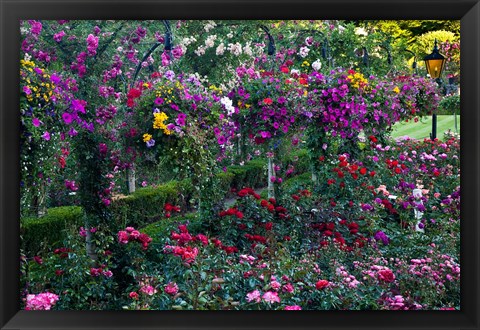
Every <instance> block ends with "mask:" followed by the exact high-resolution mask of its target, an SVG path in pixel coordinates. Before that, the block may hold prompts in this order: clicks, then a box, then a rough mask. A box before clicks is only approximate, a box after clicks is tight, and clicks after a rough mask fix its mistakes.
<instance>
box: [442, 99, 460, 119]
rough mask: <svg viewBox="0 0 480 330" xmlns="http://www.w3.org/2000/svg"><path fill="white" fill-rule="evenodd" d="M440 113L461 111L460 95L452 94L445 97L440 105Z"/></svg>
mask: <svg viewBox="0 0 480 330" xmlns="http://www.w3.org/2000/svg"><path fill="white" fill-rule="evenodd" d="M438 107H439V109H440V111H439V112H438V114H440V115H450V114H454V113H457V114H458V113H460V95H450V96H446V97H444V98H443V99H442V100H441V101H440V103H439V105H438Z"/></svg>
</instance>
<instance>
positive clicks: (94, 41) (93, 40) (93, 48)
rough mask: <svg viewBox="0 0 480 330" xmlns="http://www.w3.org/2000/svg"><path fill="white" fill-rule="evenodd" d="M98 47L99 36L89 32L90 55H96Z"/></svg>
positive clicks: (88, 46)
mask: <svg viewBox="0 0 480 330" xmlns="http://www.w3.org/2000/svg"><path fill="white" fill-rule="evenodd" d="M97 48H98V37H95V36H94V35H93V34H89V35H88V37H87V50H88V55H89V56H95V55H96V54H97Z"/></svg>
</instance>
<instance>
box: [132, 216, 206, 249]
mask: <svg viewBox="0 0 480 330" xmlns="http://www.w3.org/2000/svg"><path fill="white" fill-rule="evenodd" d="M184 223H188V224H189V228H190V230H191V231H192V232H193V233H195V232H198V231H199V229H200V227H201V224H202V221H201V219H200V218H199V217H198V216H197V214H196V213H187V214H184V215H181V216H177V217H172V218H170V219H162V220H160V221H157V222H154V223H151V224H149V225H148V226H145V227H143V228H141V229H140V232H142V233H145V234H147V235H148V236H150V237H151V238H152V244H156V243H159V242H160V241H161V240H163V239H164V238H165V237H168V236H169V235H170V232H171V231H172V230H174V229H176V227H177V226H178V225H179V224H184Z"/></svg>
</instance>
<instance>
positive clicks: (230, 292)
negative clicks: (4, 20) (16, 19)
mask: <svg viewBox="0 0 480 330" xmlns="http://www.w3.org/2000/svg"><path fill="white" fill-rule="evenodd" d="M21 38H22V39H21V49H20V107H21V108H20V111H21V131H20V139H21V150H20V154H21V164H20V169H21V182H20V184H21V196H20V198H21V200H20V208H21V219H20V226H21V228H20V229H21V231H20V232H21V242H22V243H21V251H20V256H21V258H20V262H21V274H20V281H21V289H22V292H21V298H22V299H21V301H20V302H19V304H20V305H21V308H22V309H26V310H125V309H128V310H172V309H173V310H192V309H194V310H241V309H247V310H332V309H335V310H450V309H459V308H460V158H459V157H460V134H458V133H459V130H458V125H457V116H458V115H459V114H460V111H459V110H460V107H459V91H458V87H456V86H458V82H459V71H460V69H459V57H460V46H459V45H460V44H459V22H457V21H351V22H346V21H227V20H225V21H181V20H178V21H174V20H172V21H67V20H64V21H48V20H45V21H33V20H30V21H23V22H21ZM434 47H435V49H437V47H438V51H437V53H438V52H439V53H441V54H442V57H444V64H443V66H442V67H440V68H439V70H440V72H437V73H438V75H441V76H440V78H437V79H434V78H436V77H435V73H433V72H431V71H427V68H426V67H425V66H426V65H428V64H426V63H427V62H426V61H425V62H424V61H423V58H424V57H426V56H428V54H430V53H432V49H433V48H434ZM434 52H435V51H434ZM427 72H428V73H430V74H427ZM437 116H438V118H437ZM432 118H433V119H432ZM453 118H454V120H455V127H453V126H452V127H449V129H448V130H443V129H440V123H441V122H442V120H443V119H448V120H450V119H452V122H453ZM431 120H433V121H434V123H437V120H438V123H439V129H438V130H437V129H434V132H432V133H433V134H432V136H423V137H420V136H416V135H415V132H416V131H418V130H420V127H424V126H427V127H428V129H429V130H430V126H429V125H430V121H431ZM434 125H436V124H434ZM402 127H409V128H410V127H411V128H412V129H411V130H410V132H411V134H410V133H409V134H408V135H407V136H406V135H402V136H396V130H397V129H399V128H402ZM435 130H436V131H437V132H436V133H435ZM435 134H436V136H435Z"/></svg>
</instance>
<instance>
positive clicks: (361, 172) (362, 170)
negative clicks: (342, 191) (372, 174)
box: [360, 167, 367, 175]
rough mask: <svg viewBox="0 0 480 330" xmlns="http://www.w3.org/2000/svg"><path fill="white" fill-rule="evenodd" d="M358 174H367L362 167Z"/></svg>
mask: <svg viewBox="0 0 480 330" xmlns="http://www.w3.org/2000/svg"><path fill="white" fill-rule="evenodd" d="M360 174H361V175H365V174H367V169H366V168H365V167H362V168H361V169H360Z"/></svg>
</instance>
